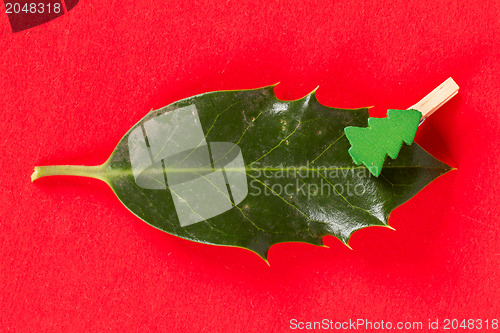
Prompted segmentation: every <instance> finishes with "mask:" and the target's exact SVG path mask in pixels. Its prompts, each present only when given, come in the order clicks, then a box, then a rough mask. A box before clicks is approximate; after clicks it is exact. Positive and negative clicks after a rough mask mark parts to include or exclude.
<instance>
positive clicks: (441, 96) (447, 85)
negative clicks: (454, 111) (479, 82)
mask: <svg viewBox="0 0 500 333" xmlns="http://www.w3.org/2000/svg"><path fill="white" fill-rule="evenodd" d="M458 89H459V86H458V85H457V84H456V82H455V81H453V79H452V78H451V77H449V78H448V79H446V80H445V81H444V82H443V83H441V84H440V85H439V86H437V87H436V88H435V89H434V90H433V91H431V92H430V93H428V94H427V95H426V96H425V97H424V98H422V99H421V100H420V101H419V102H418V103H417V104H415V105H413V106H412V107H409V108H408V109H414V110H417V111H420V112H421V113H422V120H421V121H420V123H422V122H423V121H424V120H425V119H426V118H428V117H429V116H430V115H431V114H433V113H434V112H435V111H436V110H437V109H439V108H440V107H441V106H443V105H444V103H446V102H448V101H449V100H450V99H451V98H452V97H453V96H455V95H456V94H457V93H458Z"/></svg>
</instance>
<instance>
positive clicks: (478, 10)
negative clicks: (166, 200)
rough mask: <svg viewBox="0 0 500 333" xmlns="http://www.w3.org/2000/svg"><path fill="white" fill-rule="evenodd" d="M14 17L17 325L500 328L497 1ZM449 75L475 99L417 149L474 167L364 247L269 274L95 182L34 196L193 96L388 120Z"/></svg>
mask: <svg viewBox="0 0 500 333" xmlns="http://www.w3.org/2000/svg"><path fill="white" fill-rule="evenodd" d="M1 8H2V13H0V36H1V38H0V133H1V134H0V138H1V140H0V147H1V152H2V156H1V158H0V170H1V171H2V180H1V185H0V188H1V192H0V207H1V220H0V286H1V288H0V304H1V305H0V306H1V311H0V327H1V330H2V331H25V332H26V331H32V332H35V331H73V332H75V331H107V330H111V331H131V330H134V331H135V330H138V329H145V330H151V331H155V330H162V331H169V332H184V331H191V332H201V331H206V332H217V331H218V332H223V331H224V332H271V331H276V332H286V331H289V330H292V328H293V327H291V325H290V320H292V319H297V320H299V321H320V320H322V319H328V320H333V321H348V320H349V319H351V320H356V319H366V320H370V321H382V320H383V321H384V322H386V321H391V322H393V323H394V324H395V323H396V322H398V321H421V322H423V325H424V329H423V330H422V331H427V330H426V329H425V328H426V327H427V325H428V320H429V319H431V320H432V321H435V320H436V319H439V320H440V321H441V322H440V329H443V326H442V321H443V320H445V319H446V318H449V319H455V318H456V319H459V320H462V319H482V320H490V321H491V320H492V319H495V318H496V319H500V318H499V317H500V312H499V308H500V292H499V288H498V286H499V285H500V274H499V273H500V272H499V262H500V242H499V235H498V234H499V232H500V222H499V216H500V200H499V195H498V193H499V191H500V182H499V180H500V176H499V175H500V167H499V165H500V164H499V155H498V144H499V137H500V112H499V110H500V101H499V94H500V93H499V91H500V90H499V88H500V86H499V80H498V77H499V74H500V73H499V50H500V48H499V46H500V45H499V41H500V38H499V36H500V28H499V21H498V17H499V13H500V3H499V2H498V1H484V0H481V1H479V0H462V1H458V0H448V1H435V0H433V1H429V0H405V1H389V0H378V1H347V0H335V1H326V0H325V1H291V0H287V1H281V0H279V1H278V0H273V1H270V0H263V1H261V0H252V1H247V0H238V1H208V0H196V1H191V0H186V1H175V2H174V1H169V2H165V1H163V2H162V1H156V2H155V1H94V0H81V1H80V2H79V3H78V4H77V5H76V6H75V7H74V8H73V9H72V10H71V11H69V12H68V13H66V14H64V15H62V16H61V17H59V18H56V19H54V20H52V21H50V22H48V23H45V24H43V25H40V26H38V27H34V28H31V29H28V30H24V31H21V32H18V33H13V32H12V29H11V27H10V24H9V20H8V18H7V15H6V14H5V13H4V7H1ZM449 76H451V77H453V78H454V79H455V81H456V82H457V83H458V84H459V86H460V87H461V89H460V93H459V95H458V96H457V97H455V98H454V99H453V100H451V101H450V102H449V103H447V104H446V105H445V106H444V107H443V108H442V109H440V110H439V111H438V112H436V113H435V114H434V115H433V116H432V117H431V118H430V119H429V120H428V121H426V122H425V123H424V124H423V125H422V126H421V127H420V128H419V131H418V134H417V139H416V141H417V142H418V143H419V144H420V145H422V146H423V147H424V148H425V149H427V150H428V151H429V152H431V153H432V154H434V155H435V156H436V157H437V158H439V159H441V160H443V161H445V162H447V163H449V164H450V165H452V166H453V167H456V168H458V170H456V171H452V172H450V173H448V174H447V175H445V176H443V177H441V178H439V179H437V180H436V181H435V182H434V183H432V184H431V185H429V186H428V187H427V188H425V189H424V190H423V191H421V192H420V193H419V194H418V195H416V196H415V197H414V198H413V199H411V200H410V201H409V202H407V203H406V204H404V205H403V206H401V207H399V208H398V209H396V210H395V211H394V212H393V214H392V215H391V219H390V225H391V226H393V227H394V228H395V229H396V231H392V230H389V229H387V228H369V229H364V230H361V231H359V232H356V233H355V234H354V235H353V236H352V238H351V241H350V246H351V247H352V248H353V249H352V250H351V249H349V248H347V247H346V246H344V245H343V244H342V243H341V242H340V241H338V240H337V239H335V238H333V237H331V236H327V237H326V238H325V243H326V245H328V247H329V248H321V247H315V246H312V245H306V244H296V243H289V244H279V245H276V246H273V247H272V248H271V250H270V253H269V262H270V266H268V265H267V264H266V263H265V262H264V261H263V260H261V259H260V258H259V257H258V256H256V255H255V254H253V253H251V252H249V251H246V250H243V249H238V248H227V247H216V246H208V245H202V244H198V243H193V242H189V241H186V240H182V239H179V238H176V237H174V236H171V235H168V234H166V233H163V232H161V231H158V230H156V229H154V228H152V227H150V226H148V225H147V224H145V223H144V222H142V221H140V220H139V219H138V218H136V217H135V216H134V215H133V214H132V213H130V212H129V211H128V210H127V209H126V208H125V207H123V206H122V205H121V204H120V202H119V201H118V199H116V197H115V196H114V195H113V193H112V192H111V190H110V189H109V188H107V186H106V185H105V184H104V183H101V182H99V181H97V180H92V179H84V178H75V177H73V178H71V177H60V178H47V179H41V180H40V181H38V182H36V183H31V182H30V174H31V172H32V170H33V167H34V166H35V165H47V164H86V165H92V164H100V163H102V162H104V161H105V160H106V158H107V157H108V155H109V154H110V153H111V152H112V150H113V149H114V147H115V145H116V143H117V142H118V141H119V140H120V138H121V137H122V136H123V135H124V134H125V132H126V131H127V130H128V129H129V128H130V127H131V126H132V125H133V124H134V123H135V122H137V121H138V120H139V119H141V118H142V117H143V116H144V115H145V114H146V113H147V112H148V111H149V110H151V109H154V108H158V107H161V106H164V105H166V104H168V103H171V102H174V101H176V100H178V99H181V98H184V97H188V96H191V95H194V94H198V93H202V92H207V91H214V90H223V89H244V88H256V87H261V86H265V85H269V84H273V83H276V82H281V83H280V84H279V85H278V86H277V87H276V93H277V95H278V97H280V98H282V99H295V98H299V97H302V96H304V95H305V94H306V93H308V92H309V91H311V90H312V89H314V88H315V87H316V86H318V85H319V89H318V91H317V96H318V98H319V100H320V101H321V102H322V103H323V104H326V105H329V106H338V107H360V106H370V105H374V106H375V107H374V108H373V109H372V110H371V112H372V114H373V115H376V116H383V115H384V114H385V110H386V109H388V108H400V109H404V108H407V107H409V106H411V105H413V104H414V103H415V102H417V101H418V100H419V99H420V98H422V97H423V96H424V95H425V94H427V93H428V92H429V91H431V90H432V89H433V88H434V87H435V86H437V85H438V84H440V83H441V82H442V81H443V80H445V79H446V78H447V77H449ZM344 331H349V332H350V331H354V330H352V329H346V330H344ZM357 331H359V332H364V331H371V330H369V329H367V328H366V327H365V328H363V327H361V328H360V329H359V330H357ZM379 331H383V330H379ZM407 331H408V332H410V331H411V330H407ZM476 331H481V330H476ZM483 331H484V332H489V331H491V329H490V330H489V331H487V330H483Z"/></svg>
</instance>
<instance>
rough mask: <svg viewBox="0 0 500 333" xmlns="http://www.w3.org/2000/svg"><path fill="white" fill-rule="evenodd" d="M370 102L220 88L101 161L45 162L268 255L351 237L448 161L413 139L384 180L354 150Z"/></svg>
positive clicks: (156, 117)
mask: <svg viewBox="0 0 500 333" xmlns="http://www.w3.org/2000/svg"><path fill="white" fill-rule="evenodd" d="M367 120H368V109H367V108H360V109H337V108H330V107H326V106H323V105H321V104H320V103H319V102H318V101H317V99H316V96H315V94H314V92H312V93H310V94H308V95H307V96H305V97H304V98H302V99H299V100H295V101H282V100H279V99H277V98H276V96H275V94H274V86H269V87H265V88H261V89H255V90H241V91H220V92H211V93H206V94H201V95H197V96H193V97H190V98H187V99H183V100H180V101H178V102H175V103H173V104H171V105H168V106H166V107H164V108H162V109H159V110H155V111H151V112H150V113H148V114H147V115H146V116H145V117H144V118H143V119H142V120H141V121H139V122H138V123H137V124H136V125H134V126H133V127H132V128H131V129H130V131H129V132H128V133H127V134H125V136H124V137H123V138H122V140H121V141H120V142H119V143H118V145H117V147H116V149H115V151H114V152H113V153H112V155H111V156H110V158H109V159H108V161H106V162H105V163H104V164H103V165H101V166H95V167H84V166H44V167H36V168H35V173H34V174H33V176H32V180H35V179H38V178H40V177H43V176H48V175H78V176H88V177H94V178H98V179H101V180H103V181H105V182H106V183H107V184H108V185H109V186H110V187H111V188H112V189H113V191H114V193H115V194H116V195H117V197H118V198H119V199H120V201H121V202H122V203H123V204H124V205H125V206H126V207H127V208H128V209H129V210H130V211H131V212H132V213H134V214H135V215H137V216H138V217H139V218H141V219H142V220H143V221H145V222H147V223H149V224H150V225H152V226H154V227H156V228H158V229H160V230H163V231H165V232H168V233H170V234H173V235H176V236H179V237H182V238H185V239H188V240H192V241H196V242H200V243H206V244H214V245H225V246H235V247H242V248H246V249H249V250H251V251H253V252H255V253H257V254H258V255H260V256H261V257H262V258H264V259H265V258H266V256H267V252H268V250H269V248H270V247H271V246H272V245H273V244H276V243H281V242H305V243H310V244H315V245H322V239H323V237H324V236H325V235H333V236H335V237H337V238H338V239H340V240H341V241H342V242H343V243H345V244H347V243H348V241H349V238H350V236H351V235H352V233H353V232H355V231H356V230H359V229H362V228H365V227H369V226H388V219H389V215H390V213H391V211H392V210H394V209H395V208H396V207H398V206H399V205H401V204H403V203H404V202H406V201H407V200H409V199H410V198H411V197H412V196H413V195H415V194H416V193H417V192H418V191H420V190H421V189H422V188H424V187H425V186H426V185H427V184H429V183H430V182H431V181H433V180H434V179H435V178H436V177H438V176H440V175H442V174H444V173H446V172H447V171H449V170H450V167H449V166H447V165H445V164H443V163H442V162H440V161H438V160H437V159H435V158H434V157H432V156H431V155H430V154H429V153H427V152H426V151H425V150H423V149H422V148H421V147H420V146H418V145H417V144H412V145H411V146H407V145H404V146H403V147H402V149H401V151H400V152H399V156H398V157H397V159H394V160H388V161H386V163H385V165H384V167H383V169H382V171H381V173H380V176H379V177H373V176H372V175H371V173H370V172H369V171H368V169H367V168H366V167H364V166H362V165H361V166H359V165H356V164H355V163H354V162H353V160H352V159H351V156H350V155H349V153H348V149H349V142H348V140H347V138H346V136H345V134H344V128H345V127H346V126H358V127H366V126H367V125H368V124H367Z"/></svg>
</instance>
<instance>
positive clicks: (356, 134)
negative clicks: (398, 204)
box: [344, 109, 422, 177]
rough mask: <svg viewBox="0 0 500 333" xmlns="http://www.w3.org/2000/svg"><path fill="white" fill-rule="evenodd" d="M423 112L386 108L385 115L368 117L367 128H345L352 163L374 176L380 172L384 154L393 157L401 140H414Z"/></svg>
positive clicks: (396, 154)
mask: <svg viewBox="0 0 500 333" xmlns="http://www.w3.org/2000/svg"><path fill="white" fill-rule="evenodd" d="M421 118H422V113H420V111H417V110H413V109H410V110H388V111H387V117H386V118H369V119H368V127H366V128H362V127H355V126H349V127H346V128H345V129H344V132H345V134H346V136H347V139H348V140H349V142H350V143H351V148H350V149H349V154H350V155H351V157H352V159H353V161H354V163H356V164H363V165H364V166H366V167H367V168H368V170H370V172H371V174H372V175H374V176H375V177H378V176H379V175H380V172H381V171H382V166H383V165H384V160H385V157H386V155H389V157H391V158H393V159H394V158H396V157H397V156H398V154H399V151H400V150H401V146H402V145H403V142H405V143H406V144H408V145H411V144H412V143H413V139H414V138H415V134H416V133H417V128H418V124H419V123H420V119H421Z"/></svg>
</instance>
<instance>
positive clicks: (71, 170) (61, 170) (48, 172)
mask: <svg viewBox="0 0 500 333" xmlns="http://www.w3.org/2000/svg"><path fill="white" fill-rule="evenodd" d="M106 167H107V164H106V163H104V164H102V165H93V166H85V165H47V166H37V167H35V171H34V172H33V174H32V175H31V181H32V182H34V181H35V180H37V179H39V178H42V177H47V176H80V177H90V178H96V179H99V180H102V181H104V182H106V183H107V178H106V177H105V173H106Z"/></svg>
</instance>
